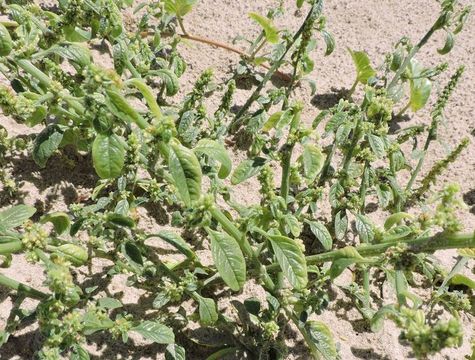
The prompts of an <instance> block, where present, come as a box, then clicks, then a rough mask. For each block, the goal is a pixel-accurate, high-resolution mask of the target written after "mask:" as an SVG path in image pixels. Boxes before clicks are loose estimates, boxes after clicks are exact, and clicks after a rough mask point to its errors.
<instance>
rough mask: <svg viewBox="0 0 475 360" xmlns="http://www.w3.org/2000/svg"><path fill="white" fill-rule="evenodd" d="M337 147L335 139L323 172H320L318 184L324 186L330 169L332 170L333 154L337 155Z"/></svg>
mask: <svg viewBox="0 0 475 360" xmlns="http://www.w3.org/2000/svg"><path fill="white" fill-rule="evenodd" d="M336 148H337V145H336V141H334V142H333V145H332V148H331V150H330V153H329V154H328V156H327V157H326V159H325V163H324V164H323V168H322V172H321V173H320V176H319V178H318V183H317V184H318V186H322V185H323V184H324V182H325V180H326V177H327V174H328V171H329V170H330V166H331V163H332V159H333V155H335V152H336Z"/></svg>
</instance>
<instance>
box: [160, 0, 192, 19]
mask: <svg viewBox="0 0 475 360" xmlns="http://www.w3.org/2000/svg"><path fill="white" fill-rule="evenodd" d="M196 1H197V0H165V11H166V12H168V13H170V14H174V15H176V16H178V17H183V16H185V15H186V14H188V13H189V12H190V11H191V9H192V8H193V5H195V4H196Z"/></svg>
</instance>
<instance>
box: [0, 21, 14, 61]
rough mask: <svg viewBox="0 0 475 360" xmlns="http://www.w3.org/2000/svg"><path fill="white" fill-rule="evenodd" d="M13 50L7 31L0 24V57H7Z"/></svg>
mask: <svg viewBox="0 0 475 360" xmlns="http://www.w3.org/2000/svg"><path fill="white" fill-rule="evenodd" d="M12 49H13V41H12V37H11V36H10V33H9V32H8V29H7V28H6V27H5V26H4V25H3V24H0V56H7V55H9V54H10V52H11V51H12Z"/></svg>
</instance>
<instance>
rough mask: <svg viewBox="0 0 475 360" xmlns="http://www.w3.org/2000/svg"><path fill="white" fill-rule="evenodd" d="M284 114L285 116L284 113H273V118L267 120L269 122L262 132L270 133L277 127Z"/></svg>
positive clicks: (265, 124)
mask: <svg viewBox="0 0 475 360" xmlns="http://www.w3.org/2000/svg"><path fill="white" fill-rule="evenodd" d="M283 114H284V112H283V111H277V112H276V113H273V114H272V115H271V116H269V119H267V121H266V122H265V123H264V125H263V126H262V129H261V130H262V131H264V132H269V131H270V130H272V129H273V128H274V127H275V125H276V124H277V123H278V122H279V120H280V118H281V117H282V115H283Z"/></svg>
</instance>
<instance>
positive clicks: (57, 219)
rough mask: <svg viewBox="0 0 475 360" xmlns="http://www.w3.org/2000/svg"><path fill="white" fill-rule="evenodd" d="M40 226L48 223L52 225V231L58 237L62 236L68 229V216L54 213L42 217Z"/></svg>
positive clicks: (69, 222) (69, 221)
mask: <svg viewBox="0 0 475 360" xmlns="http://www.w3.org/2000/svg"><path fill="white" fill-rule="evenodd" d="M40 222H41V223H42V224H44V223H47V222H50V223H52V224H53V227H54V231H56V233H57V234H58V235H62V234H63V233H64V232H66V231H67V230H68V229H69V226H70V225H71V220H70V219H69V216H68V214H66V213H64V212H54V213H50V214H47V215H45V216H43V217H42V218H41V220H40Z"/></svg>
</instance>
